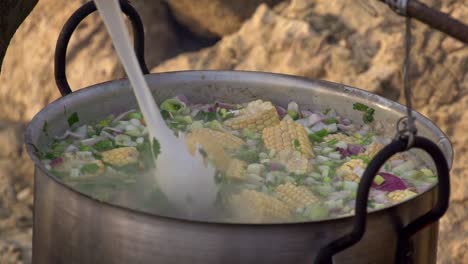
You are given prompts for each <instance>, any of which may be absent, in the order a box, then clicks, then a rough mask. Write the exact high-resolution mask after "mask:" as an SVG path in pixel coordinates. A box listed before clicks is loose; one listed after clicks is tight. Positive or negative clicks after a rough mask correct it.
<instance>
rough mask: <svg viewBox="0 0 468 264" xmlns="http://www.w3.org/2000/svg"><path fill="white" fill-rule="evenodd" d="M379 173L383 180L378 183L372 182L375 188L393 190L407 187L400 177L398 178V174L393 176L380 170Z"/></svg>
mask: <svg viewBox="0 0 468 264" xmlns="http://www.w3.org/2000/svg"><path fill="white" fill-rule="evenodd" d="M379 175H380V176H382V177H383V178H384V180H385V181H384V182H383V183H382V184H380V185H377V184H375V183H372V187H373V188H375V189H377V190H380V191H385V192H393V191H396V190H405V189H406V188H408V186H407V185H406V184H405V182H404V181H403V180H402V179H400V178H399V177H398V176H395V175H393V174H390V173H387V172H380V173H379Z"/></svg>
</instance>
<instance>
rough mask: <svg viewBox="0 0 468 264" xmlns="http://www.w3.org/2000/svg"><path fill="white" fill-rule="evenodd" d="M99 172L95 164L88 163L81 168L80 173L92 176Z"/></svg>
mask: <svg viewBox="0 0 468 264" xmlns="http://www.w3.org/2000/svg"><path fill="white" fill-rule="evenodd" d="M98 170H99V166H98V165H97V164H95V163H89V164H85V165H83V167H81V169H80V172H81V173H83V174H93V173H95V172H97V171H98Z"/></svg>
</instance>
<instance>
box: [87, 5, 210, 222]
mask: <svg viewBox="0 0 468 264" xmlns="http://www.w3.org/2000/svg"><path fill="white" fill-rule="evenodd" d="M94 2H95V4H96V7H97V9H98V11H99V14H100V15H101V17H102V19H103V20H104V24H105V25H106V27H107V30H108V32H109V34H110V36H111V38H112V42H113V44H114V47H115V49H116V51H117V54H118V56H119V58H120V62H121V63H122V65H123V66H124V69H125V72H126V73H127V76H128V78H129V79H130V83H131V85H132V87H133V91H134V93H135V96H136V98H137V101H138V104H139V106H140V109H141V111H142V113H143V116H144V117H145V121H146V123H147V126H148V130H149V134H150V137H151V138H156V139H158V141H159V143H160V146H161V153H160V155H159V156H158V157H157V160H156V172H155V177H156V179H157V182H158V184H159V186H160V188H161V190H162V191H163V192H164V194H165V195H166V196H167V197H168V199H169V201H170V202H171V203H172V204H174V205H175V206H176V207H177V208H178V209H179V210H183V211H184V213H185V215H186V216H187V217H190V218H192V219H194V218H195V219H204V218H206V217H207V212H212V209H213V208H214V202H215V200H216V194H217V186H216V183H215V169H214V168H213V167H212V166H210V165H206V164H204V162H203V157H202V156H201V154H198V152H197V154H195V156H192V155H191V154H190V153H189V151H188V148H187V145H186V142H185V140H184V139H185V138H184V135H179V137H177V136H175V135H174V133H173V131H171V130H170V129H169V128H168V127H167V125H166V123H165V122H164V119H163V118H162V116H161V114H160V111H159V108H158V106H157V105H156V103H155V101H154V98H153V96H152V94H151V91H150V89H149V88H148V85H147V83H146V81H145V79H144V77H143V72H142V70H141V68H140V65H139V64H138V61H137V57H136V55H135V53H134V50H133V49H132V46H131V44H130V38H129V34H128V31H127V28H126V27H125V24H124V20H123V18H122V14H121V10H120V4H119V2H118V0H95V1H94Z"/></svg>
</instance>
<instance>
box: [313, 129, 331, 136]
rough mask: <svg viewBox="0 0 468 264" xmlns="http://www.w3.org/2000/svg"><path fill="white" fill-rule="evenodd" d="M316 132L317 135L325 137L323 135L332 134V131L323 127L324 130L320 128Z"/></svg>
mask: <svg viewBox="0 0 468 264" xmlns="http://www.w3.org/2000/svg"><path fill="white" fill-rule="evenodd" d="M315 134H316V135H317V136H319V137H322V138H323V137H326V136H328V134H330V133H329V132H328V130H326V129H322V130H319V131H317V132H315Z"/></svg>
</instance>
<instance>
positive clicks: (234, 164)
mask: <svg viewBox="0 0 468 264" xmlns="http://www.w3.org/2000/svg"><path fill="white" fill-rule="evenodd" d="M246 174H247V163H246V162H245V161H242V160H238V159H232V160H231V162H230V163H229V167H228V168H227V170H226V176H227V177H229V178H231V179H236V180H243V179H245V176H246Z"/></svg>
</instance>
